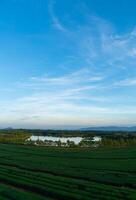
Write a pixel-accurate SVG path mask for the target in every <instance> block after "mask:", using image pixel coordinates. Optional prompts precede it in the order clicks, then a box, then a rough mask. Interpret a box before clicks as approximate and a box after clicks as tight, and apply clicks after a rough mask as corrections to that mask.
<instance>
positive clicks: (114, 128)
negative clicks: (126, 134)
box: [81, 126, 136, 132]
mask: <svg viewBox="0 0 136 200" xmlns="http://www.w3.org/2000/svg"><path fill="white" fill-rule="evenodd" d="M81 130H82V131H131V132H133V131H136V126H99V127H87V128H81Z"/></svg>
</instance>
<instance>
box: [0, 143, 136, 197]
mask: <svg viewBox="0 0 136 200" xmlns="http://www.w3.org/2000/svg"><path fill="white" fill-rule="evenodd" d="M5 199H10V200H24V199H25V200H43V199H44V200H46V199H47V200H52V199H54V200H81V199H82V200H89V199H93V200H94V199H95V200H97V199H103V200H108V199H109V200H113V199H118V200H120V199H122V200H125V199H126V200H129V199H130V200H131V199H134V200H135V199H136V148H134V147H132V148H130V147H129V148H121V149H97V150H89V149H62V148H47V147H46V148H45V147H34V146H23V145H22V146H21V145H20V146H19V145H6V144H0V200H5Z"/></svg>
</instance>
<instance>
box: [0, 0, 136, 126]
mask: <svg viewBox="0 0 136 200" xmlns="http://www.w3.org/2000/svg"><path fill="white" fill-rule="evenodd" d="M135 7H136V1H135V0H118V1H117V2H116V1H114V0H105V1H101V0H95V1H93V0H75V1H72V0H65V1H62V0H38V1H37V0H28V1H25V0H21V1H16V0H5V1H1V2H0V44H1V48H0V113H1V115H0V127H10V126H11V127H17V128H65V127H69V128H70V127H71V128H72V127H87V126H92V125H93V126H108V125H117V126H133V125H136V100H135V99H136V92H135V88H136V12H135Z"/></svg>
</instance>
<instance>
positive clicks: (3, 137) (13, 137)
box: [0, 131, 30, 144]
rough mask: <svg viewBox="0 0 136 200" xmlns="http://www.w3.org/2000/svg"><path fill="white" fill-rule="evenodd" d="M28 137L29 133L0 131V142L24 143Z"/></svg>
mask: <svg viewBox="0 0 136 200" xmlns="http://www.w3.org/2000/svg"><path fill="white" fill-rule="evenodd" d="M29 137H30V134H28V133H24V132H20V131H19V132H14V133H13V132H12V133H11V132H4V133H2V132H1V133H0V143H17V144H24V143H25V141H26V140H27V139H28V138H29Z"/></svg>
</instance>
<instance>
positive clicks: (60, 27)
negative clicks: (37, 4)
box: [49, 0, 69, 33]
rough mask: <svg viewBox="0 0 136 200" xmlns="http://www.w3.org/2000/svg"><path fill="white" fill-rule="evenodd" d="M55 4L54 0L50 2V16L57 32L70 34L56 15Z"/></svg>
mask: <svg viewBox="0 0 136 200" xmlns="http://www.w3.org/2000/svg"><path fill="white" fill-rule="evenodd" d="M54 4H55V1H53V0H50V1H49V14H50V17H51V20H52V24H53V26H54V27H55V28H56V29H57V30H59V31H62V32H64V33H68V32H69V31H68V29H67V28H66V27H65V26H64V25H62V23H61V22H60V20H59V19H58V17H57V16H56V15H55V13H54Z"/></svg>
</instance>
